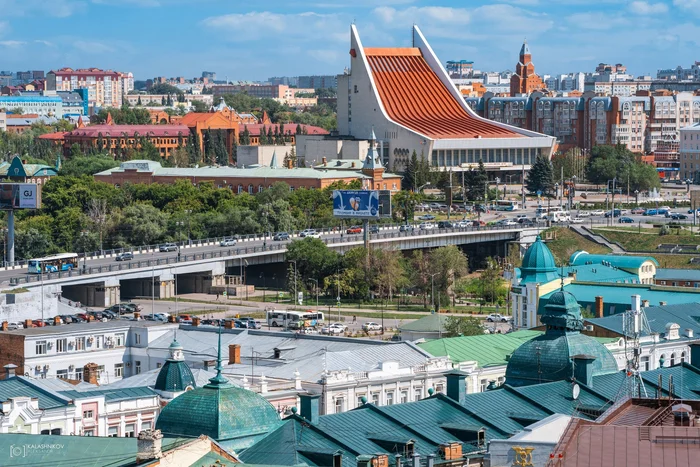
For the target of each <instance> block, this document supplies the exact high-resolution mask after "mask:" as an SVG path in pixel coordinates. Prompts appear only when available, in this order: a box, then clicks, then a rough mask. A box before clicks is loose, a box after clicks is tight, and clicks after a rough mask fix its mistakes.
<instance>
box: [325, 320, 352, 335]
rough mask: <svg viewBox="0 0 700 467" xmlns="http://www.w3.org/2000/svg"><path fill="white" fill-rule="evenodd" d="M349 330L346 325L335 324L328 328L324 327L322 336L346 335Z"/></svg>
mask: <svg viewBox="0 0 700 467" xmlns="http://www.w3.org/2000/svg"><path fill="white" fill-rule="evenodd" d="M347 329H348V327H347V326H346V325H344V324H343V323H333V324H329V325H328V326H324V327H322V328H321V334H335V335H340V334H344V333H345V331H346V330H347Z"/></svg>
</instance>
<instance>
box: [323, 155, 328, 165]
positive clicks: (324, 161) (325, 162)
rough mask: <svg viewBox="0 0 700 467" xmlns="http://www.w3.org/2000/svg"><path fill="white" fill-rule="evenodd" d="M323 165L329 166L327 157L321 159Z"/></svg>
mask: <svg viewBox="0 0 700 467" xmlns="http://www.w3.org/2000/svg"><path fill="white" fill-rule="evenodd" d="M321 163H322V164H323V165H324V166H326V165H328V159H326V158H325V157H322V158H321Z"/></svg>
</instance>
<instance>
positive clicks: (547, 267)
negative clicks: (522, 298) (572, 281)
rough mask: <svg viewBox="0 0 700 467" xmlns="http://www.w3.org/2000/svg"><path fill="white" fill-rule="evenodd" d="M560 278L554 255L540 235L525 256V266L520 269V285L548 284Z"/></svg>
mask: <svg viewBox="0 0 700 467" xmlns="http://www.w3.org/2000/svg"><path fill="white" fill-rule="evenodd" d="M558 277H559V275H558V274H557V265H556V263H555V262H554V255H552V252H551V251H549V248H548V247H547V245H545V244H544V242H543V241H542V238H540V236H539V235H538V236H537V238H536V239H535V241H534V243H533V244H532V245H530V248H528V249H527V251H526V252H525V256H523V264H522V266H521V267H520V283H521V284H527V283H530V282H540V283H547V282H551V281H553V280H556V279H557V278H558Z"/></svg>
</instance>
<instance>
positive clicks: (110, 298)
mask: <svg viewBox="0 0 700 467" xmlns="http://www.w3.org/2000/svg"><path fill="white" fill-rule="evenodd" d="M120 301H121V288H120V287H119V286H118V285H112V286H105V307H110V306H112V305H116V304H117V303H119V302H120Z"/></svg>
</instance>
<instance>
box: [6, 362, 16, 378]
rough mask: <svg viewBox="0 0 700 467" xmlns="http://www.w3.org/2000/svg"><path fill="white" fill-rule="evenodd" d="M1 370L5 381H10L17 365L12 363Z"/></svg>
mask: <svg viewBox="0 0 700 467" xmlns="http://www.w3.org/2000/svg"><path fill="white" fill-rule="evenodd" d="M3 368H5V379H10V378H12V377H14V376H15V369H16V368H17V365H15V364H14V363H8V364H7V365H5V366H4V367H3Z"/></svg>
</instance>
